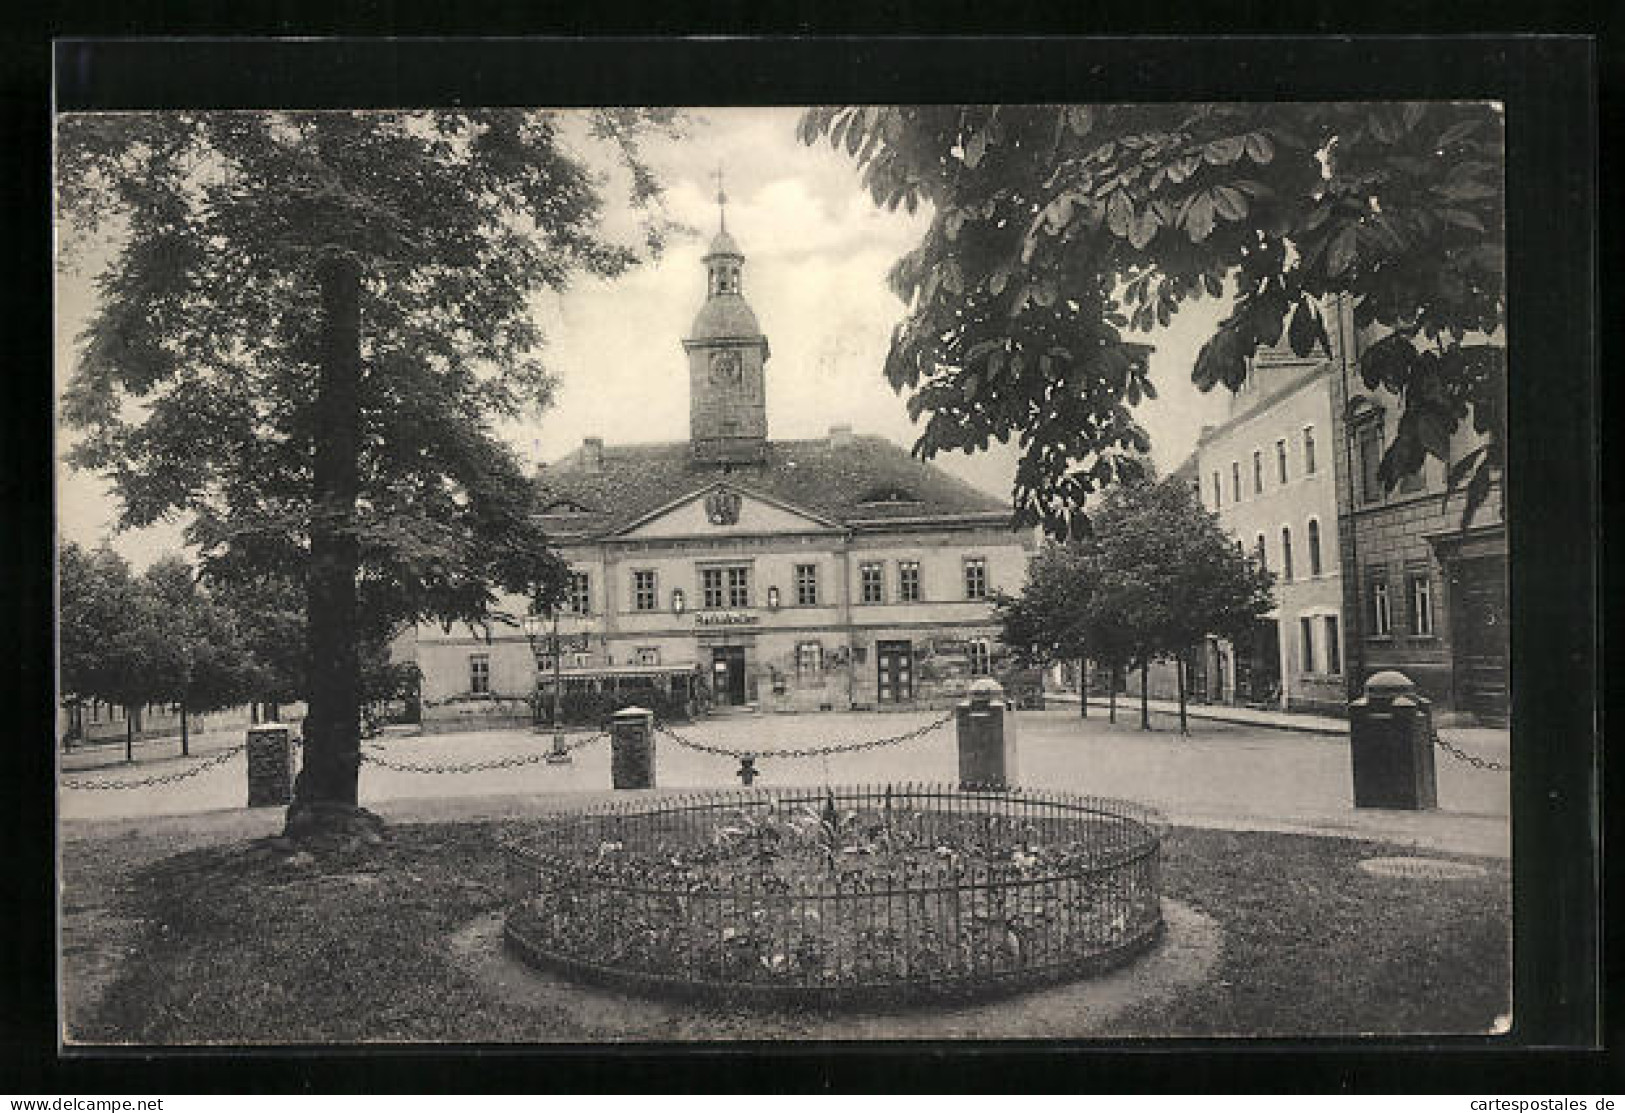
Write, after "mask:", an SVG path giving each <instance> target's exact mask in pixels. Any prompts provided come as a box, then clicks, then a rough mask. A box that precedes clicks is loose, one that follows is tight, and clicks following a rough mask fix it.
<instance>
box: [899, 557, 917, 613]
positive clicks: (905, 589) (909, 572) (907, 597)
mask: <svg viewBox="0 0 1625 1113" xmlns="http://www.w3.org/2000/svg"><path fill="white" fill-rule="evenodd" d="M897 601H898V602H899V603H918V602H919V601H920V562H919V561H917V560H900V561H898V562H897Z"/></svg>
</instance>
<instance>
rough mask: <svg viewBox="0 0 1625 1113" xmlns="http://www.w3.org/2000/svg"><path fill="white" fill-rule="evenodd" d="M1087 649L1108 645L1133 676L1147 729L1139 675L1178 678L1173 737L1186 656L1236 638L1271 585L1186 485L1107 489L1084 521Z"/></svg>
mask: <svg viewBox="0 0 1625 1113" xmlns="http://www.w3.org/2000/svg"><path fill="white" fill-rule="evenodd" d="M1093 525H1094V548H1095V552H1096V554H1097V555H1096V589H1095V600H1096V602H1095V604H1094V606H1093V607H1092V608H1091V618H1090V623H1089V625H1090V626H1091V627H1092V628H1093V629H1094V631H1095V635H1096V639H1097V640H1098V641H1100V642H1107V641H1109V640H1111V638H1113V637H1115V638H1116V640H1117V641H1118V642H1119V643H1120V645H1121V646H1122V647H1123V649H1122V652H1123V653H1124V656H1125V657H1126V658H1127V660H1128V663H1129V664H1130V665H1131V666H1134V667H1138V668H1139V669H1140V725H1141V727H1143V728H1145V729H1150V725H1151V715H1150V703H1149V699H1148V698H1147V696H1148V693H1147V669H1148V667H1149V665H1150V663H1151V662H1152V661H1154V660H1159V659H1162V660H1167V659H1172V660H1174V661H1175V662H1176V665H1177V666H1178V667H1179V669H1180V680H1181V683H1180V701H1179V725H1180V730H1181V731H1184V730H1185V729H1186V715H1185V692H1184V684H1183V678H1184V671H1183V670H1184V665H1185V659H1186V657H1187V655H1188V653H1189V650H1190V648H1191V646H1193V645H1195V644H1196V643H1197V642H1198V641H1200V640H1201V639H1202V638H1203V637H1205V636H1207V635H1209V634H1215V635H1218V636H1221V637H1237V636H1239V635H1240V634H1242V633H1243V632H1244V631H1246V630H1248V629H1250V628H1251V626H1252V625H1253V623H1255V622H1257V621H1258V619H1260V618H1262V617H1263V616H1264V615H1265V614H1267V613H1268V612H1269V610H1270V608H1271V607H1272V606H1273V605H1274V600H1273V598H1272V588H1273V584H1274V578H1273V577H1272V576H1271V575H1270V573H1269V572H1267V571H1266V570H1265V569H1264V568H1263V567H1262V566H1260V565H1259V563H1258V562H1257V561H1255V560H1253V559H1251V558H1250V557H1248V556H1246V555H1244V554H1243V553H1242V552H1241V551H1240V550H1239V549H1237V547H1236V545H1235V542H1234V541H1233V540H1232V539H1231V538H1230V537H1228V536H1227V535H1226V534H1225V533H1224V531H1223V530H1222V529H1221V528H1220V526H1219V523H1218V518H1217V516H1216V515H1214V514H1212V513H1210V512H1209V511H1208V510H1206V509H1205V508H1204V507H1203V506H1202V505H1201V503H1200V501H1199V500H1198V499H1197V497H1196V495H1195V492H1193V491H1192V490H1191V488H1190V486H1189V484H1188V483H1186V482H1184V481H1182V480H1180V479H1178V478H1170V479H1166V480H1163V481H1162V482H1160V483H1152V482H1145V481H1141V482H1133V483H1127V484H1123V485H1121V486H1118V487H1115V488H1113V489H1112V490H1111V491H1110V492H1109V493H1108V494H1107V496H1106V498H1105V500H1104V501H1103V502H1102V504H1101V506H1100V508H1099V510H1098V511H1097V512H1096V513H1095V514H1094V515H1093Z"/></svg>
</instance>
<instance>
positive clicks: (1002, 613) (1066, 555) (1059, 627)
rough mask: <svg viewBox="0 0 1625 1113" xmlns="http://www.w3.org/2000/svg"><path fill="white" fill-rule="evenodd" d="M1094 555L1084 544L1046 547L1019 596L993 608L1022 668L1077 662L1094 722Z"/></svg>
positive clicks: (1083, 706)
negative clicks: (1091, 664)
mask: <svg viewBox="0 0 1625 1113" xmlns="http://www.w3.org/2000/svg"><path fill="white" fill-rule="evenodd" d="M1091 558H1092V553H1091V551H1090V550H1089V549H1088V548H1086V547H1085V546H1084V545H1082V544H1078V543H1073V544H1069V545H1053V544H1052V545H1046V546H1045V547H1044V548H1043V549H1041V550H1040V551H1039V552H1038V553H1037V554H1036V555H1035V556H1034V557H1033V558H1032V560H1031V561H1029V562H1028V565H1027V582H1026V584H1025V585H1023V587H1022V589H1021V594H1020V595H1008V594H1005V593H1004V592H999V593H998V594H996V595H995V596H994V607H995V608H996V610H997V611H998V615H999V620H1000V621H1001V622H1002V623H1003V625H1004V630H1003V634H1002V640H1003V642H1004V644H1005V645H1007V646H1008V647H1009V648H1010V650H1011V652H1012V654H1013V655H1014V656H1015V657H1016V658H1017V660H1018V661H1019V662H1020V663H1022V664H1023V665H1039V666H1042V665H1047V664H1051V663H1054V662H1057V661H1077V663H1078V696H1079V698H1078V703H1079V705H1080V711H1079V713H1080V714H1081V715H1082V716H1083V717H1084V718H1088V717H1089V672H1088V653H1089V651H1090V645H1089V641H1088V638H1087V637H1086V628H1087V627H1086V624H1087V622H1088V614H1089V606H1090V603H1091V602H1092V596H1093V593H1094V580H1095V569H1094V566H1093V562H1092V559H1091Z"/></svg>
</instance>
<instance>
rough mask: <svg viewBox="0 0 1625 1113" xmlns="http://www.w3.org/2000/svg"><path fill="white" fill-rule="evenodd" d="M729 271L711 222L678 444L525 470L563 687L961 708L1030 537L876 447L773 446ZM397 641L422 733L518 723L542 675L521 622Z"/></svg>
mask: <svg viewBox="0 0 1625 1113" xmlns="http://www.w3.org/2000/svg"><path fill="white" fill-rule="evenodd" d="M744 262H745V257H744V254H743V253H742V252H741V251H740V249H739V247H738V246H737V244H736V243H735V242H734V240H733V238H732V237H731V236H730V235H729V234H728V232H727V230H726V225H725V224H724V226H723V228H722V230H721V231H720V232H719V233H718V235H717V237H716V238H715V239H714V240H713V242H712V244H711V247H710V250H709V252H708V253H707V254H706V256H705V265H706V272H707V274H706V278H707V286H706V298H705V301H704V303H703V305H702V306H701V308H700V311H699V314H698V316H697V317H696V319H695V321H694V325H693V327H692V328H691V329H690V333H689V336H688V337H686V338H685V339H683V341H682V344H683V348H684V351H685V353H686V356H687V362H688V372H689V389H690V413H689V419H690V437H689V439H688V440H687V441H683V442H678V443H669V444H624V445H616V444H605V443H604V442H603V441H602V440H601V439H599V438H588V439H586V440H585V441H584V442H583V444H582V445H581V447H580V448H578V449H577V450H576V451H574V452H572V453H570V454H569V455H568V456H567V457H565V458H564V459H562V460H559V461H557V462H556V463H553V464H551V465H548V466H546V467H544V468H543V469H542V470H541V471H540V473H539V475H538V479H537V496H538V510H539V513H540V514H541V516H542V520H543V522H544V524H545V526H546V528H547V531H548V534H549V536H550V538H552V539H553V541H554V543H555V545H556V546H557V547H558V549H559V552H560V553H561V555H562V556H563V557H564V558H565V559H566V560H567V561H568V562H569V565H570V569H571V585H570V593H569V598H568V600H567V602H566V604H565V606H564V607H563V608H562V610H561V612H560V613H559V614H558V616H557V619H558V632H559V640H560V647H561V659H560V660H559V661H558V662H556V664H557V666H558V669H559V671H560V673H561V675H562V679H563V680H564V681H565V683H566V685H568V684H570V683H571V682H572V678H575V679H576V680H579V681H580V683H581V684H597V683H598V682H599V681H600V680H604V681H606V682H607V681H608V680H610V679H612V678H616V677H626V676H636V675H638V674H642V675H643V676H644V677H645V679H647V680H648V681H649V682H650V683H653V684H656V685H663V684H665V683H666V682H667V681H668V680H670V679H672V678H673V677H675V676H678V675H680V674H689V675H697V676H698V678H699V683H700V685H702V687H703V689H704V692H705V695H706V698H707V699H708V701H709V702H710V703H712V704H713V705H721V706H730V705H731V706H737V707H746V708H756V709H759V710H764V711H792V710H819V709H847V708H871V707H873V708H888V707H895V708H907V707H918V706H929V705H933V704H940V703H945V702H947V701H950V700H953V699H956V698H958V697H959V696H961V695H962V694H963V692H964V691H965V689H966V687H967V685H968V683H969V681H970V680H971V678H973V677H975V676H977V675H985V674H989V673H992V672H995V671H997V670H998V669H999V668H1000V666H1001V664H1002V661H1003V653H1002V650H1001V648H1000V646H999V644H998V640H997V634H998V623H997V621H996V619H995V616H994V613H993V609H992V604H991V598H992V596H993V594H994V593H995V592H996V591H998V590H1001V589H1002V590H1007V591H1014V590H1017V589H1019V588H1020V586H1021V584H1022V582H1023V581H1024V579H1025V575H1026V565H1027V559H1028V556H1029V554H1030V550H1031V548H1032V540H1031V537H1030V535H1027V534H1018V533H1014V532H1012V531H1011V529H1010V527H1009V517H1010V514H1009V510H1008V508H1007V507H1006V506H1005V505H1004V504H1003V503H1002V502H1001V501H1000V500H998V499H995V498H993V497H991V496H988V495H985V494H983V493H981V492H979V491H977V490H975V489H974V488H972V487H970V486H969V485H968V484H965V483H962V482H960V481H959V480H957V479H954V478H953V477H951V476H949V475H947V474H946V473H944V472H942V471H940V470H939V469H937V468H935V467H932V466H931V465H929V464H926V463H924V462H922V461H919V460H916V459H914V458H913V457H912V456H911V455H910V454H909V453H908V452H907V451H906V450H904V449H903V448H901V447H899V446H897V445H895V444H892V443H891V442H889V441H887V440H885V439H884V438H881V437H875V436H862V435H854V434H853V433H852V432H851V430H850V429H849V428H846V427H837V428H834V429H831V430H830V432H829V435H828V436H827V437H823V438H818V439H813V440H795V441H775V440H770V439H769V438H768V436H767V411H766V388H767V376H766V364H767V361H768V359H769V356H770V348H769V345H768V341H767V337H766V336H765V334H764V333H763V332H762V330H761V328H760V327H759V325H758V323H757V320H756V316H755V314H754V312H753V311H752V310H751V307H750V306H749V304H748V303H747V302H746V300H745V297H744V294H743V284H742V274H743V267H744ZM501 609H502V610H504V611H505V612H506V613H507V614H509V615H511V616H515V617H517V616H520V615H523V614H524V613H525V612H526V603H525V601H524V600H518V599H510V600H504V601H503V603H502V605H501ZM550 638H551V631H549V633H548V639H550ZM411 640H412V642H413V645H412V648H411V650H410V652H411V653H412V654H413V655H414V656H415V657H416V659H417V661H418V664H419V666H420V668H421V670H422V673H423V690H422V698H423V715H424V719H425V723H426V724H429V723H432V722H434V721H437V720H438V721H451V720H462V721H465V722H466V721H468V720H471V719H473V720H478V719H482V718H492V719H511V718H513V717H516V716H517V715H519V714H522V713H523V709H524V707H525V705H526V701H528V700H529V699H530V698H531V697H532V696H533V694H534V693H535V692H536V691H537V687H538V684H542V685H548V684H549V683H550V675H551V672H552V670H553V668H554V666H555V662H554V661H553V660H552V659H551V657H550V656H545V655H544V656H541V657H540V658H539V657H538V656H536V655H533V654H534V651H537V650H538V646H537V645H533V644H532V642H531V641H530V640H529V639H527V637H526V636H525V634H524V632H523V631H522V630H520V629H518V628H517V627H516V626H503V625H501V624H493V626H492V627H491V628H490V629H488V630H484V631H469V630H453V631H449V632H448V631H445V630H443V629H441V628H440V627H437V626H427V625H425V626H420V627H419V628H418V629H417V630H416V631H415V632H414V636H413V638H412V639H411ZM550 647H551V641H550V640H545V644H543V645H542V646H541V649H542V651H544V653H545V650H546V649H547V648H550ZM673 682H674V683H675V681H673ZM579 686H580V684H577V687H579Z"/></svg>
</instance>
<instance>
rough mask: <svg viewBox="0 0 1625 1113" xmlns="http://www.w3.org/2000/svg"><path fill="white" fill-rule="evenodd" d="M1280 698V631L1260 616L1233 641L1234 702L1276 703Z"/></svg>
mask: <svg viewBox="0 0 1625 1113" xmlns="http://www.w3.org/2000/svg"><path fill="white" fill-rule="evenodd" d="M1280 700H1281V631H1280V628H1279V627H1277V626H1276V625H1275V620H1274V619H1272V618H1264V619H1260V620H1259V621H1258V622H1256V623H1254V625H1253V628H1252V629H1251V630H1249V631H1248V632H1247V634H1246V635H1245V636H1244V637H1242V638H1241V639H1239V640H1238V642H1237V644H1236V702H1237V703H1241V704H1252V705H1254V706H1257V707H1277V706H1279V704H1280Z"/></svg>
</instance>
